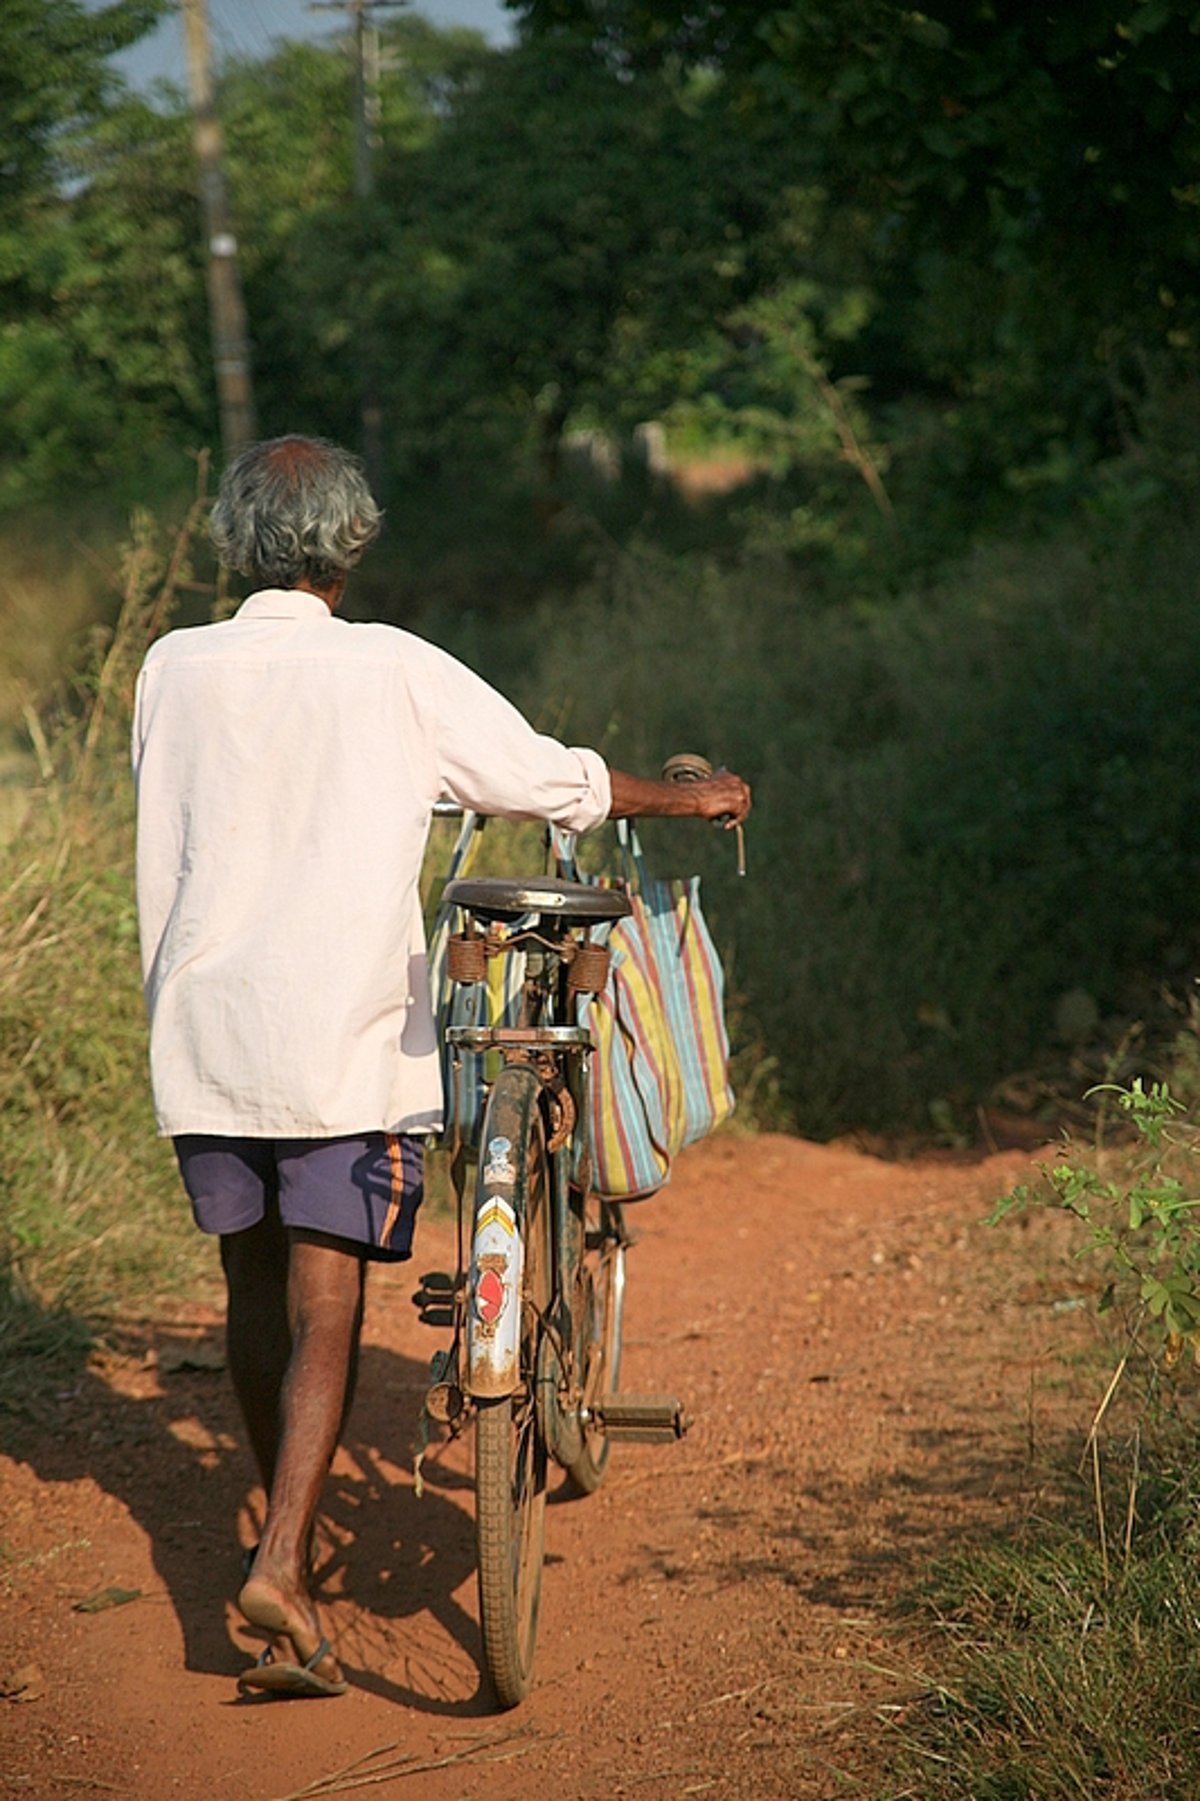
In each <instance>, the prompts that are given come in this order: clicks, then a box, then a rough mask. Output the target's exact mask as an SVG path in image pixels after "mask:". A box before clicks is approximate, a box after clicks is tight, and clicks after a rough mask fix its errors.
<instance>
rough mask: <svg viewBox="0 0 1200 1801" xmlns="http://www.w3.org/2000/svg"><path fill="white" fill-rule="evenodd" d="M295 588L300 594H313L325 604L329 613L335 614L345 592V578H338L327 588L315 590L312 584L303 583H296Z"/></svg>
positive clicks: (342, 576)
mask: <svg viewBox="0 0 1200 1801" xmlns="http://www.w3.org/2000/svg"><path fill="white" fill-rule="evenodd" d="M296 586H297V588H298V589H299V590H300V592H301V593H302V594H315V595H316V597H317V599H318V600H323V601H324V602H325V605H326V606H327V607H328V608H329V611H330V612H331V613H336V612H337V610H338V603H339V602H340V600H341V598H342V595H343V594H344V593H345V592H346V578H345V576H344V575H341V576H339V577H338V579H337V581H336V582H333V583H331V585H330V586H329V587H328V588H317V587H314V586H313V584H312V582H305V581H299V582H297V583H296Z"/></svg>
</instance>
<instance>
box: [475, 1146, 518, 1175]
mask: <svg viewBox="0 0 1200 1801" xmlns="http://www.w3.org/2000/svg"><path fill="white" fill-rule="evenodd" d="M511 1151H512V1140H511V1139H508V1138H493V1139H492V1141H491V1143H490V1144H489V1145H488V1148H487V1162H486V1163H485V1164H484V1166H483V1180H484V1182H485V1184H486V1183H489V1182H513V1181H515V1180H516V1175H517V1172H516V1170H515V1169H514V1168H513V1161H512V1157H511V1155H510V1153H511Z"/></svg>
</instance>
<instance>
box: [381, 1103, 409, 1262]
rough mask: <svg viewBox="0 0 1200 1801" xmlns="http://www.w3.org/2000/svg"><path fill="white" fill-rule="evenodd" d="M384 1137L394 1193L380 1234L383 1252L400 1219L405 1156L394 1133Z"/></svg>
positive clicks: (386, 1134) (389, 1242) (389, 1201)
mask: <svg viewBox="0 0 1200 1801" xmlns="http://www.w3.org/2000/svg"><path fill="white" fill-rule="evenodd" d="M384 1136H385V1137H386V1139H387V1149H388V1162H389V1163H390V1165H391V1169H392V1192H391V1195H390V1196H389V1198H388V1210H387V1215H386V1217H385V1219H384V1222H383V1231H382V1232H381V1233H380V1234H379V1248H380V1250H381V1251H386V1250H387V1249H388V1248H389V1246H390V1244H391V1239H392V1232H393V1230H394V1229H395V1225H396V1221H397V1220H398V1219H399V1217H400V1203H401V1201H402V1200H403V1199H404V1156H403V1150H402V1147H401V1144H400V1140H399V1138H398V1137H397V1136H396V1134H395V1133H394V1132H387V1133H385V1134H384Z"/></svg>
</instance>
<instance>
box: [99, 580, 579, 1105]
mask: <svg viewBox="0 0 1200 1801" xmlns="http://www.w3.org/2000/svg"><path fill="white" fill-rule="evenodd" d="M133 764H134V774H135V778H136V782H137V797H138V850H137V883H138V908H139V920H140V930H141V946H142V972H143V976H144V979H145V989H146V1004H147V1008H148V1011H149V1016H150V1071H151V1080H152V1084H153V1089H154V1100H155V1110H156V1113H157V1116H158V1123H159V1129H160V1130H161V1131H162V1132H164V1133H170V1134H178V1133H190V1132H204V1133H218V1134H221V1135H226V1136H248V1137H256V1138H326V1137H337V1136H340V1135H342V1134H347V1133H353V1132H365V1131H387V1132H403V1131H425V1130H430V1129H434V1128H436V1127H437V1126H438V1125H439V1124H440V1121H441V1111H442V1092H441V1078H440V1073H439V1063H438V1056H437V1045H436V1039H435V1033H434V1024H433V1016H432V1010H431V1007H430V998H429V982H428V975H427V970H426V963H425V940H424V930H423V926H422V918H421V905H420V893H419V877H420V871H421V862H422V857H423V854H424V849H425V841H426V836H427V834H428V830H429V821H430V811H431V808H432V806H433V803H434V801H436V800H437V799H439V797H441V796H448V797H449V798H451V799H453V800H456V801H459V802H460V803H461V804H462V805H463V806H465V807H472V808H475V809H476V810H478V811H479V812H483V813H492V814H500V815H503V816H505V817H508V818H545V819H550V820H554V821H555V822H556V823H558V824H559V825H562V826H564V827H565V828H567V829H568V830H571V831H580V832H582V831H586V830H588V829H589V827H591V826H593V825H596V824H597V823H598V822H599V821H600V820H601V819H603V818H605V817H606V816H607V814H608V810H609V806H610V801H611V795H610V787H609V778H608V771H607V769H606V767H605V765H604V762H603V760H602V759H601V758H600V757H599V756H598V755H597V753H596V752H595V751H590V750H571V749H568V748H567V747H566V746H564V745H561V744H559V743H557V742H556V741H555V740H554V739H552V738H545V737H541V736H539V734H538V733H536V732H535V731H534V730H533V728H532V727H531V726H530V725H529V724H528V723H527V722H526V721H525V720H524V719H523V718H522V717H521V715H520V714H519V713H518V712H517V711H516V709H515V708H513V707H512V706H510V705H509V703H508V702H507V701H506V700H505V699H503V697H502V696H501V695H499V694H497V693H496V691H495V690H494V689H493V688H490V687H489V686H488V685H487V683H486V682H484V681H481V680H480V678H479V677H478V676H476V675H474V674H472V672H471V671H470V670H469V669H466V668H465V667H464V666H463V665H462V664H461V663H458V662H456V661H455V659H454V658H453V657H450V656H448V655H447V654H446V653H445V652H444V651H441V650H438V649H437V648H436V647H435V646H433V645H431V644H427V643H425V642H424V641H423V640H422V639H420V638H416V637H413V636H412V635H411V634H410V633H408V632H403V631H398V630H397V629H396V628H395V627H394V626H388V625H358V624H351V623H349V622H348V621H345V620H341V619H338V618H336V617H335V616H334V615H332V614H331V613H330V612H329V609H328V608H327V607H326V605H325V603H324V602H323V601H322V600H320V599H318V598H317V596H316V595H314V594H307V593H303V592H299V591H297V592H284V591H282V590H278V589H267V590H265V591H263V592H261V593H258V594H254V595H251V597H250V599H249V600H247V601H246V602H245V604H244V605H243V606H242V607H241V609H240V610H239V612H238V613H237V614H236V616H235V617H234V618H232V619H229V620H226V621H224V622H222V623H221V624H218V625H205V626H197V627H193V628H191V629H188V630H183V631H176V632H171V633H169V634H168V635H167V636H166V637H165V638H162V639H160V641H159V642H158V643H157V644H155V645H154V646H153V647H152V648H151V650H150V653H149V655H148V656H147V658H146V661H145V664H144V665H143V668H142V672H141V674H140V676H139V678H138V687H137V699H136V707H135V715H134V730H133Z"/></svg>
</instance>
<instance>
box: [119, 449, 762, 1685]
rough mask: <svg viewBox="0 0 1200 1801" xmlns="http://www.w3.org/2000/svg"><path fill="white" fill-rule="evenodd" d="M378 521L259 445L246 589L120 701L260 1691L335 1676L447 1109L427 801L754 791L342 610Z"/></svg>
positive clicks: (149, 941) (173, 1107) (329, 460)
mask: <svg viewBox="0 0 1200 1801" xmlns="http://www.w3.org/2000/svg"><path fill="white" fill-rule="evenodd" d="M378 529H379V511H378V508H377V507H376V505H375V502H374V500H373V498H372V496H371V493H370V491H369V489H368V488H367V485H366V483H365V481H364V479H363V476H362V474H361V471H360V468H359V465H358V464H357V462H356V460H355V459H354V458H352V457H350V456H349V455H348V454H347V453H346V452H344V451H342V450H339V449H338V448H337V447H336V446H334V445H331V444H327V443H324V442H322V441H320V440H315V439H311V438H301V437H286V438H278V439H274V440H272V441H270V442H268V443H263V444H256V445H254V446H252V447H251V448H250V449H249V450H247V451H245V452H243V453H242V455H241V456H240V457H238V458H237V460H236V461H235V462H234V463H233V464H232V466H231V467H230V468H229V470H228V471H227V473H226V475H225V478H224V480H223V482H222V484H221V491H220V494H219V497H218V500H217V504H216V507H215V509H214V512H213V517H212V534H213V539H214V542H215V544H216V547H217V551H218V554H219V555H220V557H221V559H222V561H223V562H224V563H225V564H226V566H228V567H230V568H232V569H236V570H238V571H240V572H241V573H242V574H243V575H245V576H248V577H249V578H250V580H251V582H252V583H253V586H254V592H253V593H252V594H251V596H250V598H249V599H248V600H247V601H246V602H245V603H244V605H243V606H242V607H241V608H240V610H239V611H238V612H237V613H236V614H235V616H234V617H233V618H232V619H229V620H226V621H223V622H221V623H219V624H214V625H206V626H199V627H194V628H192V629H189V630H183V631H176V632H172V633H170V634H168V635H167V636H166V637H165V638H163V639H161V640H160V641H159V642H158V643H157V644H155V645H154V646H153V647H152V649H151V651H150V653H149V655H148V656H147V658H146V662H145V665H144V667H143V669H142V672H141V675H140V677H139V681H138V690H137V701H136V714H135V722H134V743H133V762H134V771H135V777H136V782H137V795H138V853H137V861H138V868H137V876H138V905H139V913H140V925H141V944H142V962H143V972H144V976H145V987H146V1001H147V1007H148V1011H149V1017H150V1064H151V1078H152V1083H153V1089H154V1098H155V1107H156V1112H157V1116H158V1122H159V1128H160V1130H161V1131H162V1132H163V1133H165V1134H169V1135H170V1136H171V1137H172V1139H173V1140H174V1143H175V1149H176V1152H177V1156H178V1160H179V1165H180V1169H181V1172H182V1175H183V1180H184V1184H185V1186H186V1188H187V1191H188V1193H189V1195H190V1197H191V1201H192V1208H193V1212H194V1214H195V1218H196V1221H197V1224H198V1225H199V1226H200V1228H201V1229H202V1230H204V1231H207V1232H213V1233H217V1234H219V1236H220V1247H221V1260H222V1265H223V1268H224V1272H225V1278H226V1283H227V1288H228V1355H229V1368H230V1373H231V1376H232V1380H233V1383H234V1387H235V1390H236V1393H237V1398H238V1401H239V1404H240V1406H241V1410H242V1413H243V1415H244V1418H245V1422H246V1430H247V1433H248V1436H249V1439H250V1443H251V1446H252V1449H253V1452H254V1456H255V1459H256V1461H257V1464H258V1469H259V1473H260V1475H261V1477H262V1482H263V1486H264V1488H265V1490H266V1493H267V1497H268V1506H267V1515H266V1520H265V1524H264V1528H263V1533H262V1539H261V1542H260V1543H259V1545H258V1547H257V1551H256V1553H255V1554H254V1557H253V1563H252V1565H251V1567H250V1568H249V1572H248V1574H247V1577H246V1580H245V1583H244V1585H243V1587H242V1590H241V1594H240V1596H239V1605H240V1607H241V1610H242V1613H243V1614H244V1616H245V1618H246V1619H247V1620H248V1621H249V1622H250V1623H251V1624H252V1625H254V1626H257V1627H259V1628H261V1629H263V1630H265V1631H266V1632H268V1633H269V1634H270V1635H271V1642H270V1644H269V1646H268V1648H267V1650H266V1651H265V1652H264V1653H263V1657H262V1659H261V1660H260V1662H259V1663H258V1664H257V1665H255V1666H254V1667H253V1668H252V1669H250V1670H248V1671H247V1672H246V1673H245V1674H244V1675H243V1677H242V1678H241V1683H242V1686H243V1687H244V1688H247V1689H261V1690H266V1691H269V1692H274V1693H290V1694H326V1695H328V1694H340V1693H342V1692H343V1691H344V1690H345V1687H346V1684H345V1682H344V1680H343V1678H342V1675H341V1672H340V1670H339V1668H338V1664H337V1661H336V1659H335V1657H334V1655H333V1652H332V1650H331V1649H330V1646H329V1642H328V1640H327V1639H326V1638H325V1637H324V1635H323V1634H322V1631H321V1628H320V1625H319V1622H318V1618H317V1613H316V1608H315V1606H314V1604H313V1601H312V1599H311V1596H310V1594H309V1588H308V1581H307V1567H308V1548H309V1542H310V1534H311V1531H312V1526H313V1521H314V1518H315V1514H316V1509H317V1503H318V1499H319V1496H320V1491H321V1486H322V1483H323V1481H324V1478H325V1476H326V1473H327V1471H328V1468H329V1464H330V1460H331V1458H332V1456H333V1452H334V1449H335V1446H336V1444H337V1440H338V1436H339V1433H340V1430H341V1427H342V1423H343V1421H344V1418H345V1414H346V1409H347V1408H348V1406H349V1402H350V1396H351V1394H352V1391H353V1384H354V1371H355V1365H356V1358H357V1349H358V1337H359V1329H360V1325H361V1320H362V1307H363V1293H364V1279H365V1266H366V1263H367V1262H368V1261H369V1260H371V1259H399V1258H405V1257H407V1256H408V1255H409V1254H410V1249H411V1240H412V1229H413V1217H414V1214H415V1212H416V1209H417V1206H418V1204H419V1202H420V1199H421V1192H422V1160H421V1143H422V1135H423V1134H425V1133H428V1132H429V1131H430V1130H431V1129H433V1128H435V1127H436V1126H437V1125H438V1123H439V1121H440V1117H441V1104H442V1101H441V1087H440V1077H439V1065H438V1058H437V1047H436V1040H435V1034H434V1022H433V1014H432V1009H431V1006H430V995H429V983H428V976H427V971H426V967H425V956H424V942H423V934H422V923H421V908H420V900H419V892H418V878H419V875H420V870H421V862H422V856H423V852H424V848H425V841H426V836H427V833H428V829H429V821H430V813H431V809H432V807H433V804H434V802H435V801H436V800H438V799H439V798H440V797H442V796H448V797H450V798H451V799H453V800H456V801H458V802H460V803H461V804H462V805H463V806H464V807H470V808H474V809H476V810H478V811H480V812H483V813H490V814H500V815H503V816H505V817H508V818H522V819H527V818H535V819H546V820H550V821H553V822H555V823H556V824H558V825H560V826H563V827H565V828H567V829H568V830H571V831H576V832H583V831H587V830H588V828H589V827H591V826H594V825H596V824H597V823H598V822H599V821H601V820H602V819H604V818H606V817H619V816H627V815H630V814H642V815H646V814H660V815H667V814H674V815H682V814H692V815H698V816H700V817H702V818H709V819H716V818H719V817H722V816H724V817H726V818H727V819H728V820H729V822H730V823H736V822H737V821H738V820H741V819H742V818H744V817H745V815H746V813H747V812H748V811H749V807H750V791H749V789H748V788H747V786H746V784H745V783H744V782H742V781H741V780H740V779H739V778H738V777H736V776H733V775H718V776H714V777H712V778H711V779H709V780H707V781H701V782H696V783H693V784H691V785H688V786H676V785H673V784H668V783H665V782H656V781H643V780H641V779H639V778H637V777H634V776H629V775H624V774H622V773H620V772H619V771H617V770H610V769H608V768H606V766H605V764H604V762H603V760H602V759H601V758H600V757H599V756H598V755H597V753H596V752H595V751H592V750H581V749H569V748H567V747H565V746H564V745H561V744H559V743H557V742H555V741H554V740H553V739H550V738H546V737H542V736H540V735H539V734H537V733H536V732H535V731H534V730H533V729H532V728H531V727H530V726H529V725H528V724H527V723H526V721H525V720H524V719H523V718H522V717H521V715H520V714H519V713H517V712H516V711H515V710H514V709H513V708H512V707H511V706H510V705H509V704H508V702H507V701H506V700H504V699H503V698H502V697H501V696H500V695H499V694H497V693H496V692H495V690H494V689H492V688H490V687H489V686H488V685H487V683H486V682H483V681H481V680H480V679H479V677H478V676H476V675H474V674H472V673H471V671H470V670H468V669H466V668H464V667H463V665H462V664H460V663H458V662H456V661H455V660H454V659H453V658H452V657H450V656H448V655H446V654H445V653H444V652H442V651H440V650H438V649H436V648H434V647H433V646H432V645H430V644H427V643H425V642H423V641H422V640H421V639H419V638H416V637H413V636H412V635H411V634H409V633H407V632H403V631H400V630H397V629H396V628H395V627H392V626H387V625H381V624H350V623H348V622H346V621H344V620H340V619H338V617H337V606H338V603H339V601H340V600H341V597H342V593H343V590H344V588H345V584H346V578H347V574H348V572H349V571H350V570H351V569H352V568H353V567H354V566H355V565H356V563H357V562H358V561H359V559H360V557H361V556H362V553H363V551H364V550H365V549H366V548H367V546H368V545H369V544H370V543H371V541H372V540H373V539H374V537H375V536H376V534H377V532H378Z"/></svg>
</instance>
